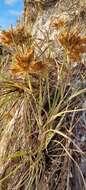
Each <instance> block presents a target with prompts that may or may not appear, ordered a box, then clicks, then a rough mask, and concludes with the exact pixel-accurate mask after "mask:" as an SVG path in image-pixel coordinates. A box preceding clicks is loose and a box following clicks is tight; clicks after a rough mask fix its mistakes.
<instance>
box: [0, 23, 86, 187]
mask: <svg viewBox="0 0 86 190" xmlns="http://www.w3.org/2000/svg"><path fill="white" fill-rule="evenodd" d="M52 25H53V26H54V27H56V30H57V32H58V30H59V31H60V33H59V36H58V35H57V44H58V43H60V45H61V47H62V48H63V54H62V56H63V63H61V64H59V63H58V57H53V56H52V52H51V53H50V54H49V55H48V56H47V57H46V56H45V53H46V50H45V51H44V52H42V53H41V54H40V55H39V54H38V55H37V53H36V48H38V46H37V47H36V45H34V44H36V43H35V39H33V37H32V34H31V33H29V32H26V31H25V30H24V27H23V28H17V29H10V30H8V31H2V34H1V37H0V38H1V40H2V44H3V47H6V48H8V49H9V51H10V54H9V53H7V55H3V56H1V59H0V189H1V190H6V189H7V190H11V189H12V190H21V189H23V190H24V189H25V190H40V189H44V190H48V189H49V190H52V189H58V190H65V189H67V190H69V189H70V187H73V185H74V184H75V185H76V183H75V181H74V177H75V178H76V179H77V177H76V176H77V172H78V179H77V181H78V182H77V183H78V185H80V186H81V187H83V190H84V189H85V188H86V183H85V179H84V174H83V172H82V170H81V168H80V165H79V163H80V162H79V161H80V159H81V156H82V155H83V157H84V156H85V151H84V150H83V149H82V148H81V147H80V146H79V145H78V143H77V138H78V137H77V131H76V130H78V129H77V126H78V125H82V128H85V124H84V123H81V122H82V121H81V116H82V113H83V112H84V111H85V110H86V105H85V106H83V107H82V98H84V97H85V94H86V88H84V87H79V88H77V89H75V90H74V89H73V86H72V82H71V81H73V83H75V81H74V76H75V75H77V74H78V75H79V77H81V78H82V80H84V78H83V77H82V75H83V72H82V73H80V72H79V70H78V72H77V69H76V68H77V67H81V66H82V68H83V67H85V65H83V62H82V54H83V53H86V36H80V35H79V33H78V31H76V30H72V31H71V30H69V28H68V27H67V25H66V24H65V22H64V21H63V20H58V19H57V20H55V22H53V23H52ZM48 49H49V50H50V47H48ZM76 61H77V66H76V67H74V68H73V67H72V64H71V63H73V64H74V63H75V62H76ZM85 71H86V70H85ZM83 130H84V129H83ZM74 175H75V176H74Z"/></svg>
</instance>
